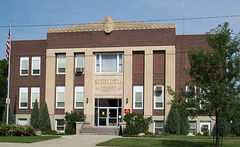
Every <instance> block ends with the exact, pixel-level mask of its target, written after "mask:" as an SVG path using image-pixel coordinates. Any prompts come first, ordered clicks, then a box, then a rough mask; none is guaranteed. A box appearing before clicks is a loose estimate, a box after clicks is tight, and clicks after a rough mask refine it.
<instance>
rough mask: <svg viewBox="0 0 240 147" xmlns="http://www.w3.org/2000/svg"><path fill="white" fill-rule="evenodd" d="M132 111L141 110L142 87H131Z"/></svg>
mask: <svg viewBox="0 0 240 147" xmlns="http://www.w3.org/2000/svg"><path fill="white" fill-rule="evenodd" d="M133 109H143V86H133Z"/></svg>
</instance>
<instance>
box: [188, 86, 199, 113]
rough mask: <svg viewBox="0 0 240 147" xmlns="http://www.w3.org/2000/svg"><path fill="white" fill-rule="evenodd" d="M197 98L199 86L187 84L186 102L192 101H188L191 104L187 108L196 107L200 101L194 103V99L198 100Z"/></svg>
mask: <svg viewBox="0 0 240 147" xmlns="http://www.w3.org/2000/svg"><path fill="white" fill-rule="evenodd" d="M196 99H197V87H196V86H193V87H190V86H188V85H186V102H190V103H188V104H189V106H188V108H187V109H196V107H197V105H198V103H197V102H195V103H193V101H196Z"/></svg>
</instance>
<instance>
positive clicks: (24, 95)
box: [19, 87, 28, 109]
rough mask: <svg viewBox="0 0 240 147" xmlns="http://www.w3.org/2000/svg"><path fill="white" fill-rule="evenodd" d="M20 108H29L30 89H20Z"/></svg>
mask: <svg viewBox="0 0 240 147" xmlns="http://www.w3.org/2000/svg"><path fill="white" fill-rule="evenodd" d="M19 108H24V109H25V108H28V87H20V88H19Z"/></svg>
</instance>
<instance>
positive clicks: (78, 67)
mask: <svg viewBox="0 0 240 147" xmlns="http://www.w3.org/2000/svg"><path fill="white" fill-rule="evenodd" d="M84 67H85V61H84V54H76V55H75V73H83V72H84Z"/></svg>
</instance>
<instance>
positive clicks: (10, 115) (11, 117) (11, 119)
mask: <svg viewBox="0 0 240 147" xmlns="http://www.w3.org/2000/svg"><path fill="white" fill-rule="evenodd" d="M8 112H9V113H8V124H9V125H11V124H14V123H13V116H12V111H11V108H10V107H9V109H8ZM6 117H7V105H6V104H5V106H4V111H3V114H2V121H3V123H4V124H6V123H7V120H6Z"/></svg>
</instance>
